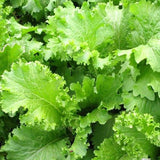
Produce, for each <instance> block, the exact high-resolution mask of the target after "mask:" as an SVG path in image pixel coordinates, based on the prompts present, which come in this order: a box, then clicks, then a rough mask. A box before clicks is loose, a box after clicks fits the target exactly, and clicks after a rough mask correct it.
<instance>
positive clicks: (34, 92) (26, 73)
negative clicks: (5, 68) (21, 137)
mask: <svg viewBox="0 0 160 160" xmlns="http://www.w3.org/2000/svg"><path fill="white" fill-rule="evenodd" d="M64 85H65V81H64V80H63V78H62V77H60V76H58V75H56V74H52V73H51V72H50V71H49V69H48V68H47V67H45V66H43V65H41V64H40V63H38V62H35V63H28V64H27V63H26V64H25V63H21V62H20V63H18V64H14V65H13V66H12V69H11V72H5V73H4V74H3V83H2V89H3V92H2V97H3V100H2V109H3V111H4V112H6V113H9V114H10V115H14V114H15V112H16V111H18V109H19V108H20V107H24V108H25V109H27V110H28V112H27V113H26V114H25V115H24V116H22V121H23V122H24V123H27V124H34V123H35V122H36V121H37V122H44V123H45V127H46V128H48V127H50V128H54V127H55V125H60V124H61V122H62V119H61V118H62V115H63V112H65V111H66V112H68V113H69V112H70V111H71V110H72V109H73V108H72V104H71V103H70V102H71V100H70V97H69V95H68V94H67V88H66V89H64V88H63V87H64ZM69 103H70V105H69Z"/></svg>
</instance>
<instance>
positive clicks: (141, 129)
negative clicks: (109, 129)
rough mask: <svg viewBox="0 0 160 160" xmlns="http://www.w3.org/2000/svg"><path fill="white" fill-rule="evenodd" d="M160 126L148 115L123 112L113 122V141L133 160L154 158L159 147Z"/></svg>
mask: <svg viewBox="0 0 160 160" xmlns="http://www.w3.org/2000/svg"><path fill="white" fill-rule="evenodd" d="M159 129H160V124H159V123H156V122H155V121H154V119H153V117H152V116H151V115H150V114H140V113H136V112H129V113H125V112H123V113H122V114H121V115H119V116H118V117H117V118H116V120H115V125H114V127H113V130H114V131H115V134H114V136H115V140H116V142H117V143H118V144H119V145H122V146H123V147H122V149H123V150H124V151H126V153H127V154H128V155H130V156H131V157H132V158H135V159H137V160H138V159H142V158H148V156H150V157H151V158H153V159H154V158H155V157H156V155H157V153H158V149H157V148H156V146H160V136H159V135H160V132H159Z"/></svg>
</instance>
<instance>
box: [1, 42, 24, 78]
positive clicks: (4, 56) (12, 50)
mask: <svg viewBox="0 0 160 160" xmlns="http://www.w3.org/2000/svg"><path fill="white" fill-rule="evenodd" d="M22 53H23V50H22V48H21V46H19V45H17V44H15V45H14V46H9V45H6V46H5V47H4V48H3V50H2V51H0V75H1V74H2V73H3V72H4V70H10V66H11V64H12V63H13V62H15V61H16V60H17V59H18V58H19V57H20V56H21V54H22Z"/></svg>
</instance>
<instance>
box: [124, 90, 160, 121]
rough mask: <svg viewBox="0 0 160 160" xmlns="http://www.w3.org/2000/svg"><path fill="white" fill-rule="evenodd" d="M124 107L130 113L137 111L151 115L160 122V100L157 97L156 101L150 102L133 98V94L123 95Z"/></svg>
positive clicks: (145, 99)
mask: <svg viewBox="0 0 160 160" xmlns="http://www.w3.org/2000/svg"><path fill="white" fill-rule="evenodd" d="M123 101H124V107H125V108H126V109H127V110H128V111H132V110H133V109H136V110H137V112H139V113H148V114H151V115H152V116H153V117H154V119H155V120H156V121H158V122H160V98H159V97H158V96H156V97H155V100H154V101H150V100H148V99H147V98H140V97H139V96H138V97H135V96H133V94H131V93H130V94H128V93H127V94H123Z"/></svg>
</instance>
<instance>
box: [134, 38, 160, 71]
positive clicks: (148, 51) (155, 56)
mask: <svg viewBox="0 0 160 160" xmlns="http://www.w3.org/2000/svg"><path fill="white" fill-rule="evenodd" d="M159 44H160V39H151V40H150V41H149V42H148V44H147V45H141V46H139V47H137V48H135V49H134V50H133V51H134V56H135V60H136V62H137V63H140V62H141V61H142V60H144V59H146V61H147V64H150V66H151V68H152V69H153V71H155V72H160V67H159V60H160V56H159V51H160V47H159Z"/></svg>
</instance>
